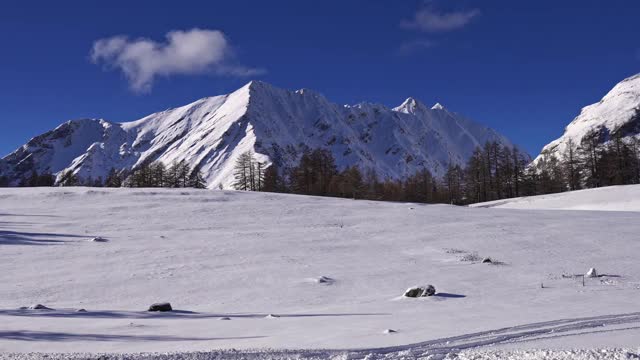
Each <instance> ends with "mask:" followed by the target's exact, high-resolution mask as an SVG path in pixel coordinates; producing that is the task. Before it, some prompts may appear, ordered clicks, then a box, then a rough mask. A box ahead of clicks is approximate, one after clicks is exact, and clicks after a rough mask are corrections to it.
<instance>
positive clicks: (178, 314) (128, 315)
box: [0, 309, 391, 319]
mask: <svg viewBox="0 0 640 360" xmlns="http://www.w3.org/2000/svg"><path fill="white" fill-rule="evenodd" d="M269 315H273V316H274V317H281V318H302V317H344V316H385V315H391V314H390V313H327V314H256V313H233V314H227V313H225V314H222V313H200V312H193V311H184V310H174V311H169V312H149V311H107V310H100V311H86V312H78V311H76V310H75V309H73V310H69V309H60V310H29V309H17V310H14V309H8V310H0V316H26V317H53V318H55V317H59V318H97V319H176V318H183V319H207V318H223V317H227V318H244V319H259V318H265V317H267V316H269Z"/></svg>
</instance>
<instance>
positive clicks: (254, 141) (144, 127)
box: [0, 81, 528, 188]
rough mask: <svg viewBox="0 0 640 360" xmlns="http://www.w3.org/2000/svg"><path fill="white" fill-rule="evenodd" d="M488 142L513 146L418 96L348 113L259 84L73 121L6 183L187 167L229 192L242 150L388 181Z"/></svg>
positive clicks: (438, 169)
mask: <svg viewBox="0 0 640 360" xmlns="http://www.w3.org/2000/svg"><path fill="white" fill-rule="evenodd" d="M486 141H498V142H499V143H501V144H503V145H505V146H508V147H513V145H512V143H511V142H510V141H509V140H507V139H506V138H505V137H503V136H502V135H500V134H498V133H497V132H495V131H494V130H492V129H489V128H487V127H485V126H482V125H480V124H478V123H475V122H473V121H471V120H469V119H466V118H465V117H463V116H461V115H459V114H456V113H453V112H450V111H449V110H447V109H445V108H444V107H442V106H441V105H439V104H437V105H436V106H434V107H433V108H428V107H426V106H425V105H424V104H422V103H420V102H418V101H416V100H415V99H412V98H410V99H407V100H406V101H405V102H404V103H403V104H402V105H401V106H399V107H397V108H395V109H389V108H386V107H384V106H382V105H377V104H369V103H362V104H358V105H354V106H341V105H337V104H334V103H331V102H329V101H328V100H327V99H326V98H325V97H323V96H322V95H320V94H318V93H316V92H313V91H310V90H306V89H304V90H298V91H288V90H283V89H279V88H276V87H273V86H271V85H269V84H266V83H263V82H257V81H253V82H251V83H249V84H247V85H245V86H244V87H242V88H240V89H239V90H237V91H235V92H233V93H231V94H229V95H222V96H215V97H210V98H205V99H201V100H198V101H196V102H194V103H192V104H189V105H186V106H183V107H179V108H175V109H170V110H167V111H163V112H159V113H155V114H152V115H149V116H147V117H145V118H143V119H140V120H137V121H133V122H128V123H122V124H119V123H112V122H108V121H106V120H93V119H85V120H75V121H69V122H66V123H64V124H62V125H60V126H59V127H57V128H56V129H54V130H52V131H50V132H47V133H45V134H43V135H40V136H37V137H35V138H33V139H31V140H30V141H29V142H28V143H27V144H25V145H23V146H22V147H20V148H19V149H17V150H16V151H15V152H13V153H11V154H10V155H8V156H6V157H5V158H4V159H2V160H0V175H7V176H9V177H10V179H11V180H12V182H13V184H14V185H15V184H16V183H18V182H19V181H20V179H21V178H23V177H26V176H30V175H31V172H32V171H33V170H36V171H38V172H40V173H42V172H52V173H56V174H60V173H61V172H62V171H64V170H72V171H73V172H75V173H76V174H78V175H80V176H81V177H83V178H85V179H86V178H89V177H91V178H93V179H96V178H98V177H102V178H103V179H104V178H105V176H106V175H107V174H108V172H109V170H110V169H111V168H115V169H135V167H136V166H140V165H141V164H144V163H147V162H150V161H154V160H159V161H162V162H164V163H165V164H167V165H169V164H170V163H171V162H173V161H174V160H177V161H180V160H185V161H186V162H187V163H189V164H190V165H191V166H192V167H195V166H200V167H201V169H202V171H203V173H204V176H205V179H206V181H207V183H208V185H209V187H210V188H217V187H218V186H219V185H223V186H224V187H225V188H230V186H231V184H232V182H233V174H232V172H233V166H234V164H235V162H236V159H237V157H238V156H239V155H240V154H241V153H243V152H246V151H248V150H252V151H254V152H255V153H256V154H257V155H256V158H257V160H259V161H263V162H265V163H266V164H271V163H276V164H278V165H279V166H280V167H281V168H285V167H287V166H291V165H293V164H295V163H296V162H297V161H298V159H299V157H300V155H301V154H302V152H303V151H304V150H305V149H306V148H327V149H329V150H331V152H332V153H333V155H334V157H335V158H336V161H337V163H338V165H339V166H340V167H341V168H344V167H346V166H350V165H358V166H360V168H361V169H362V170H367V169H372V170H375V171H376V173H377V174H378V176H379V177H380V178H381V179H384V178H394V179H397V178H402V177H405V176H407V175H411V174H413V173H415V172H416V170H419V169H422V168H427V169H429V170H431V171H432V172H433V173H434V174H435V175H438V176H440V175H442V174H443V173H444V172H445V171H446V168H447V166H448V164H449V163H451V164H463V163H464V162H466V160H467V159H468V158H469V157H470V156H471V153H472V152H473V150H474V148H475V147H476V146H478V145H483V144H484V143H485V142H486ZM525 156H527V157H528V155H526V154H525Z"/></svg>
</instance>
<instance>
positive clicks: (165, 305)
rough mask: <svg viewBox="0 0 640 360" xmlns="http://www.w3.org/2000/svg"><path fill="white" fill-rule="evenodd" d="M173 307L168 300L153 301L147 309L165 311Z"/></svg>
mask: <svg viewBox="0 0 640 360" xmlns="http://www.w3.org/2000/svg"><path fill="white" fill-rule="evenodd" d="M172 310H173V308H171V304H170V303H168V302H165V303H155V304H153V305H151V306H149V310H147V311H161V312H165V311H172Z"/></svg>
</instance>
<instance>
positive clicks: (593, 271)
mask: <svg viewBox="0 0 640 360" xmlns="http://www.w3.org/2000/svg"><path fill="white" fill-rule="evenodd" d="M585 276H586V277H588V278H594V277H598V272H597V271H596V269H595V268H591V269H589V271H587V273H586V274H585Z"/></svg>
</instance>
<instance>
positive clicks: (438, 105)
mask: <svg viewBox="0 0 640 360" xmlns="http://www.w3.org/2000/svg"><path fill="white" fill-rule="evenodd" d="M431 110H445V108H444V106H442V104H440V103H436V104H435V105H433V106H432V107H431Z"/></svg>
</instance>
